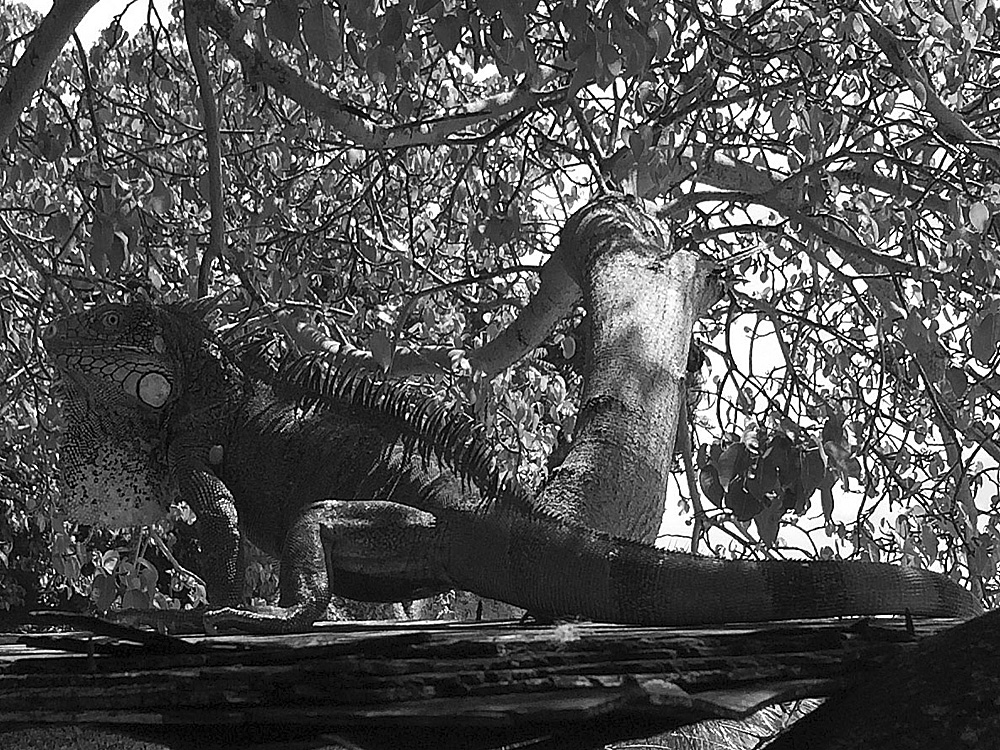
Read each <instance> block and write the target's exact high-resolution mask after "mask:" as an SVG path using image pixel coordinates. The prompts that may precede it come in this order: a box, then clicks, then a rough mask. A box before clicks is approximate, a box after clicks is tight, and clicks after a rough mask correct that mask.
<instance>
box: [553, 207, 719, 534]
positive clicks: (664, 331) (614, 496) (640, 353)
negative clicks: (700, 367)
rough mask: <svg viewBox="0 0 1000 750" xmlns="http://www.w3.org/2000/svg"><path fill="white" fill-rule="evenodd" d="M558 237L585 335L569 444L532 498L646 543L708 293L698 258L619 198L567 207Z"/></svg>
mask: <svg viewBox="0 0 1000 750" xmlns="http://www.w3.org/2000/svg"><path fill="white" fill-rule="evenodd" d="M561 242H562V244H563V245H564V246H566V245H567V244H568V245H569V247H570V252H569V253H567V254H566V255H565V260H564V262H565V263H566V264H567V271H568V274H569V276H570V278H572V279H573V280H574V281H575V282H576V283H577V284H578V285H579V286H580V288H581V289H582V290H583V298H584V304H585V306H586V309H587V314H588V315H589V316H590V317H591V330H592V340H591V346H590V347H588V351H587V361H586V365H585V368H584V377H585V386H584V393H583V399H582V403H581V409H580V417H579V419H578V421H577V429H576V432H575V434H574V435H573V446H572V448H571V449H570V451H569V453H568V454H567V456H566V458H565V459H564V460H563V462H562V463H561V464H559V465H558V466H557V467H556V468H555V469H554V470H553V472H552V476H551V478H550V480H549V482H548V484H547V485H546V486H545V488H544V490H543V492H542V493H541V497H540V502H541V503H542V504H543V505H544V506H545V508H546V509H547V510H549V511H550V512H555V513H557V514H558V515H560V516H561V517H563V518H565V519H567V520H570V521H573V522H576V523H580V524H583V525H585V526H588V527H590V528H593V529H597V530H600V531H605V532H608V533H610V534H614V535H615V536H620V537H625V538H628V539H635V540H639V541H644V542H650V543H651V542H653V541H654V540H655V539H656V535H657V532H658V531H659V528H660V523H661V521H662V518H663V510H664V492H665V490H666V482H667V476H668V472H669V469H670V464H671V461H672V457H673V445H674V436H675V434H676V431H677V418H678V414H679V412H680V405H681V399H682V398H683V397H684V380H685V375H686V369H687V355H688V346H689V344H690V341H691V330H692V327H693V326H694V323H695V321H696V320H697V319H698V317H699V316H700V315H701V313H702V312H703V311H704V309H705V307H707V305H708V304H710V303H711V302H712V301H714V297H713V296H712V294H711V289H710V285H709V284H708V283H707V278H708V270H709V265H708V264H707V263H705V262H703V261H701V260H700V259H699V258H698V257H697V256H696V255H695V254H694V253H693V252H691V251H689V250H686V249H685V250H680V251H676V250H675V249H674V248H672V246H671V242H670V238H669V235H668V232H667V230H666V228H665V227H664V226H663V225H662V224H661V223H660V222H658V221H657V220H655V219H653V218H651V217H650V216H648V215H647V214H645V213H643V212H642V211H641V210H640V209H639V208H638V206H637V205H636V203H634V202H632V201H628V200H626V199H624V198H620V197H609V198H603V199H599V200H597V201H594V202H592V203H591V204H589V205H588V206H586V207H584V208H583V209H581V210H580V211H578V212H577V213H576V214H574V215H573V216H572V217H571V218H570V220H569V221H568V222H567V224H566V227H565V228H564V229H563V232H562V238H561Z"/></svg>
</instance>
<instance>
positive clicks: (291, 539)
mask: <svg viewBox="0 0 1000 750" xmlns="http://www.w3.org/2000/svg"><path fill="white" fill-rule="evenodd" d="M435 523H436V522H435V519H434V516H432V515H430V514H429V513H425V512H423V511H420V510H417V509H415V508H410V507H408V506H404V505H399V504H397V503H392V502H388V501H379V500H363V501H362V500H325V501H323V502H319V503H315V504H313V505H310V506H307V507H306V508H304V509H303V511H302V512H301V513H300V514H299V516H298V518H297V519H296V520H295V523H294V524H293V525H292V527H291V529H290V530H289V531H288V534H287V536H286V538H285V544H284V547H283V549H282V553H281V577H280V590H281V599H280V602H279V606H277V607H264V608H258V609H256V610H254V611H251V610H239V609H234V608H231V607H225V608H222V609H217V610H212V611H210V612H209V613H208V614H206V616H205V624H206V627H208V628H210V629H213V630H214V629H218V628H236V629H239V630H245V631H248V632H256V633H289V632H296V631H301V630H307V629H308V628H309V626H310V625H312V623H313V622H315V621H316V620H318V619H320V618H322V617H323V615H324V613H325V612H326V608H327V606H328V605H329V603H330V597H331V595H332V594H334V593H336V594H339V595H341V596H345V597H347V598H349V599H361V600H364V601H385V602H393V601H404V600H410V599H418V598H422V597H425V596H429V595H431V594H434V593H438V592H440V591H444V590H446V589H448V588H450V585H449V583H448V581H447V578H446V577H445V575H444V573H443V570H442V568H441V566H440V565H439V564H438V561H439V560H440V559H441V558H440V556H439V546H440V545H439V544H438V541H437V531H436V528H435Z"/></svg>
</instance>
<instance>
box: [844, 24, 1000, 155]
mask: <svg viewBox="0 0 1000 750" xmlns="http://www.w3.org/2000/svg"><path fill="white" fill-rule="evenodd" d="M864 18H865V21H866V22H867V24H868V28H869V30H870V32H871V37H872V40H873V41H874V42H875V44H877V45H878V48H879V49H880V50H882V54H884V55H885V56H886V58H887V59H888V60H889V65H890V66H892V70H893V72H895V74H896V75H897V76H899V77H900V79H902V80H903V81H905V82H906V85H907V86H909V88H910V90H911V91H912V92H913V94H914V96H916V97H917V100H918V101H921V102H923V105H924V108H925V109H926V110H927V112H928V114H930V116H931V117H933V118H934V121H935V122H936V123H937V125H938V131H939V132H940V133H941V135H942V136H944V137H945V138H946V139H947V140H948V141H950V142H952V143H961V144H963V145H965V146H968V147H969V149H971V150H972V151H974V152H975V153H976V154H977V155H979V156H981V157H982V158H984V159H987V160H989V161H991V162H993V164H994V165H995V166H1000V145H998V144H996V143H993V142H992V141H988V140H986V139H985V138H983V136H981V135H980V134H979V133H977V132H976V131H975V130H973V129H972V128H971V127H970V126H969V124H968V123H967V122H966V121H965V120H964V119H962V116H961V115H959V114H958V113H957V112H955V111H954V110H952V109H951V108H950V107H948V105H946V104H945V103H944V102H943V101H941V98H940V97H939V96H938V95H937V92H936V91H934V88H933V87H932V86H931V82H930V81H928V80H927V76H925V75H924V74H923V73H922V72H921V71H920V70H918V69H917V68H916V66H914V64H913V63H912V62H911V61H910V58H909V57H908V56H907V54H906V52H905V51H904V49H903V43H902V42H901V41H900V39H899V37H897V36H896V35H895V34H893V33H892V32H891V31H889V29H887V28H886V27H885V26H883V25H882V24H881V23H880V22H879V20H878V19H877V18H875V17H874V16H872V15H870V14H867V13H866V14H864Z"/></svg>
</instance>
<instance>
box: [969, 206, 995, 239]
mask: <svg viewBox="0 0 1000 750" xmlns="http://www.w3.org/2000/svg"><path fill="white" fill-rule="evenodd" d="M969 221H970V222H971V223H972V226H973V227H975V229H976V231H977V232H983V231H986V227H988V226H989V224H990V209H989V207H988V206H987V205H986V204H985V203H983V202H982V201H979V202H978V203H973V204H972V205H971V206H969Z"/></svg>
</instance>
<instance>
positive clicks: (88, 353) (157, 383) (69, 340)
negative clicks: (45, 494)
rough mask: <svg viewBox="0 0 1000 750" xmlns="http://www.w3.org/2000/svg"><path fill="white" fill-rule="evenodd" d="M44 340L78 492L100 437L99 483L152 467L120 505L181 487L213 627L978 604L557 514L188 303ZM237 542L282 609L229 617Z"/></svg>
mask: <svg viewBox="0 0 1000 750" xmlns="http://www.w3.org/2000/svg"><path fill="white" fill-rule="evenodd" d="M46 346H47V348H48V349H49V351H50V353H51V354H52V356H53V357H54V359H55V361H56V363H57V365H58V367H59V369H60V371H61V372H62V373H63V376H64V379H65V380H66V381H67V382H68V388H67V393H68V394H69V395H68V397H67V398H68V400H69V404H70V407H71V408H70V409H69V414H68V419H69V420H70V422H71V424H70V440H71V441H72V448H73V450H71V451H67V459H66V461H65V464H66V465H65V466H64V467H63V468H64V472H65V473H66V475H67V477H68V478H69V480H70V481H69V484H70V485H71V487H75V489H74V490H73V491H75V492H77V493H78V494H79V495H81V496H86V495H87V493H88V492H89V491H90V490H89V485H88V481H90V480H92V478H93V477H92V474H93V472H94V471H95V469H94V466H93V462H92V461H91V463H89V464H87V465H86V466H85V467H84V466H81V465H79V464H77V465H74V463H73V461H74V460H76V461H78V462H79V461H81V460H86V457H88V456H89V457H91V459H92V458H93V457H94V456H99V455H101V450H102V446H101V445H95V444H94V443H103V444H106V445H110V446H112V447H113V448H114V450H115V451H116V455H120V456H123V457H124V458H125V460H122V461H117V462H116V464H115V465H114V467H98V468H97V469H96V470H97V471H110V470H117V469H116V468H115V467H117V468H120V469H123V470H124V471H125V472H126V473H127V472H133V473H135V472H146V473H147V474H148V476H147V477H135V476H123V477H122V478H121V479H120V480H118V481H119V483H120V484H121V485H122V486H123V487H124V489H123V491H122V493H121V494H127V491H138V492H149V493H157V492H159V493H161V495H160V496H158V497H154V498H153V501H159V502H162V501H163V499H164V496H165V494H166V493H167V492H168V490H164V489H163V488H164V487H169V488H170V490H169V491H170V492H176V493H177V494H179V496H180V497H181V498H183V499H184V500H186V501H187V502H188V503H189V504H190V505H191V506H192V507H193V508H194V509H195V511H196V513H197V514H198V518H199V521H198V522H199V525H200V537H201V540H202V547H203V550H205V552H206V560H205V563H204V566H205V567H204V570H203V571H202V572H203V575H204V577H205V579H206V582H207V584H208V588H209V599H210V602H211V603H212V604H213V605H224V606H223V608H220V609H217V610H214V611H212V612H210V614H209V615H208V620H209V622H211V623H212V624H215V625H235V626H238V627H241V628H243V629H248V630H258V631H264V632H274V631H289V630H297V629H301V628H304V627H307V626H308V625H309V624H311V623H312V622H313V621H315V620H316V619H318V618H319V617H321V616H322V614H323V612H324V610H325V608H326V606H327V604H328V601H329V598H330V595H331V593H338V594H341V595H343V596H346V597H349V598H354V599H362V600H371V601H399V600H404V599H413V598H417V597H421V596H425V595H428V594H430V593H433V592H437V591H442V590H446V589H450V588H459V589H465V590H469V591H473V592H475V593H478V594H480V595H483V596H488V597H492V598H495V599H500V600H503V601H507V602H510V603H512V604H516V605H518V606H521V607H525V608H527V609H529V610H530V611H532V612H535V613H539V614H548V615H576V616H582V617H587V618H591V619H595V620H603V621H610V622H622V623H636V624H650V625H675V624H690V623H715V622H738V621H755V620H757V621H759V620H768V619H785V618H793V617H822V616H833V615H845V614H872V613H894V612H903V611H906V610H908V611H910V612H912V613H914V614H930V615H970V614H973V613H975V612H976V611H977V605H976V603H975V602H974V601H973V599H972V597H971V596H970V595H969V594H968V592H967V591H965V590H964V589H962V588H961V587H959V586H958V585H956V584H955V583H953V582H952V581H950V580H948V579H947V578H945V577H943V576H940V575H938V574H935V573H932V572H929V571H921V570H914V569H906V568H899V567H896V566H892V565H886V564H870V563H859V562H845V561H825V562H795V561H764V562H753V561H735V560H717V559H711V558H704V557H697V556H693V555H686V554H682V553H674V552H665V551H662V550H658V549H655V548H653V547H651V546H647V545H643V544H640V543H636V542H630V541H626V540H620V539H615V538H612V537H610V536H607V535H604V534H600V533H597V532H594V531H591V530H589V529H586V528H584V527H582V526H578V525H574V524H571V523H565V522H562V521H559V520H558V519H556V518H555V517H553V516H550V515H549V514H547V513H546V512H545V510H544V509H540V508H538V507H536V506H535V503H534V502H533V498H532V497H531V496H530V495H529V494H528V493H526V492H524V491H523V490H521V489H519V488H518V487H517V486H515V485H512V484H510V483H505V482H502V481H500V480H499V478H498V476H497V474H496V471H495V470H494V469H493V468H492V467H491V465H490V462H489V459H488V451H487V450H486V448H485V447H484V446H483V445H482V443H481V442H479V440H478V438H476V437H475V436H474V435H473V433H472V431H471V430H470V429H469V427H468V425H467V423H466V422H465V421H463V420H461V419H459V418H458V417H456V416H455V415H453V414H450V413H449V412H447V411H445V410H443V409H441V408H440V407H439V406H437V405H436V404H435V403H434V402H432V401H428V400H427V399H425V398H424V397H422V396H420V395H418V394H416V393H414V392H412V391H410V390H407V389H406V388H405V387H403V386H399V385H398V384H395V385H389V384H386V385H376V384H374V383H373V382H372V381H371V380H370V378H369V376H367V375H363V374H358V373H354V372H348V371H344V370H342V369H339V368H338V367H337V366H336V364H335V363H331V362H330V361H329V360H325V359H323V358H321V357H309V358H303V359H299V360H293V361H291V362H289V363H286V364H285V365H283V366H282V367H281V368H280V370H279V371H278V372H276V373H272V374H270V375H265V376H264V377H261V376H260V374H259V373H260V372H261V371H262V370H261V368H245V367H244V366H243V365H242V364H241V362H240V361H239V359H238V358H237V356H236V355H234V354H233V353H232V352H231V351H230V350H229V349H228V348H227V346H226V345H225V344H224V343H223V342H222V341H221V340H220V339H219V338H218V337H217V336H216V335H215V334H213V333H212V331H211V330H210V329H209V326H208V325H207V323H206V322H205V320H204V319H203V317H202V316H201V314H200V313H199V311H198V309H197V307H196V306H193V305H176V306H159V305H153V304H151V303H149V302H146V301H143V300H141V299H139V300H136V301H134V302H132V303H131V304H129V305H119V304H106V305H102V306H100V307H97V308H95V309H93V310H90V311H87V312H84V313H81V314H78V315H74V316H70V317H68V318H64V319H63V320H61V321H58V322H57V323H55V324H54V325H53V327H52V329H51V331H50V334H49V336H48V337H47V341H46ZM265 369H266V368H265ZM108 414H112V415H117V416H114V417H113V418H112V419H110V420H109V419H108ZM74 420H75V421H76V422H77V423H76V425H75V426H74V424H73V421H74ZM90 420H95V421H97V422H100V424H101V428H100V429H92V428H91V427H90V426H89V425H88V424H87V423H88V422H89V421H90ZM88 441H89V442H88ZM74 456H75V457H76V459H74ZM163 467H165V469H164V468H163ZM164 475H166V477H164ZM81 476H82V477H83V480H82V481H76V483H75V484H74V479H76V480H80V478H81ZM105 478H106V479H107V480H108V482H109V483H111V484H114V483H115V481H116V480H114V479H113V478H111V479H108V478H107V477H105ZM136 488H138V489H136ZM71 501H72V502H77V503H78V504H79V502H80V498H79V497H78V498H76V499H73V498H71ZM241 533H244V534H246V535H247V538H249V539H250V541H252V542H253V543H254V544H256V545H257V546H258V547H260V548H261V549H262V550H264V551H265V552H267V553H269V554H272V555H275V556H277V557H279V558H280V560H281V581H280V586H281V602H280V605H281V606H280V607H279V608H277V609H274V610H272V611H268V612H266V613H265V612H258V613H250V612H244V611H239V610H235V609H232V606H233V605H236V604H238V598H239V592H240V590H241V586H240V572H241V571H240V564H239V548H240V543H239V540H240V536H239V535H240V534H241Z"/></svg>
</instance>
